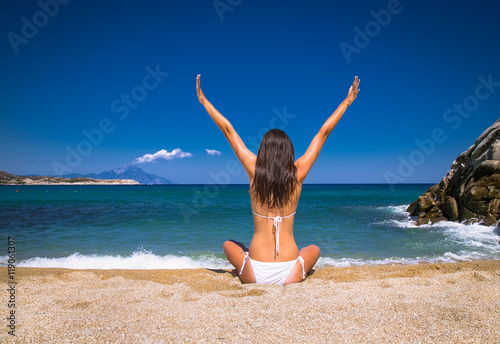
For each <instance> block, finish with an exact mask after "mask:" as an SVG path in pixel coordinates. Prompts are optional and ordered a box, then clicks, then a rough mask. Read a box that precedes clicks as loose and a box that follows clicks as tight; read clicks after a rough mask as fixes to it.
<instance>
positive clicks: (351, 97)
mask: <svg viewBox="0 0 500 344" xmlns="http://www.w3.org/2000/svg"><path fill="white" fill-rule="evenodd" d="M360 81H361V80H359V79H358V77H355V78H354V82H353V83H352V86H351V87H350V88H349V94H348V95H347V98H346V99H345V100H344V102H345V103H346V104H347V105H348V106H349V105H351V104H352V102H353V101H354V99H356V96H357V95H358V92H359V90H358V86H359V82H360Z"/></svg>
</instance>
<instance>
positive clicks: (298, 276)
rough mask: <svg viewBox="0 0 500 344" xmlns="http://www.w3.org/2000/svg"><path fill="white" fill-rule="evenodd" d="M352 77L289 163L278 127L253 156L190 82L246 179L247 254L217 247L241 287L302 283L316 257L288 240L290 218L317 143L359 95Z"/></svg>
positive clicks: (239, 247)
mask: <svg viewBox="0 0 500 344" xmlns="http://www.w3.org/2000/svg"><path fill="white" fill-rule="evenodd" d="M358 85H359V79H358V77H356V78H355V79H354V83H353V84H352V86H351V87H350V88H349V93H348V95H347V97H346V99H345V100H344V101H343V102H342V103H341V104H340V105H339V107H338V108H337V110H335V112H334V113H333V114H332V115H331V116H330V117H329V118H328V119H327V120H326V122H325V123H324V124H323V126H322V127H321V129H320V131H319V133H318V134H317V135H316V136H315V137H314V139H313V140H312V142H311V144H310V145H309V148H308V149H307V151H306V153H305V154H304V155H303V156H302V157H301V158H300V159H298V160H297V161H294V159H295V155H294V149H293V145H292V143H291V141H290V139H289V138H288V136H287V135H286V134H285V133H284V132H283V131H281V130H279V129H271V130H269V131H268V132H267V133H266V134H265V135H264V137H263V138H262V142H261V144H260V147H259V152H258V154H257V156H255V154H253V153H252V152H251V151H250V150H249V149H248V148H247V147H246V146H245V144H244V143H243V141H242V140H241V138H240V137H239V135H238V134H237V133H236V131H235V130H234V128H233V126H232V125H231V123H229V121H228V120H227V119H226V118H225V117H224V116H222V115H221V114H220V113H219V112H218V111H217V110H216V109H215V107H214V106H213V105H212V104H211V103H210V102H209V101H208V100H207V99H206V98H205V96H204V95H203V92H202V90H201V86H200V75H198V77H197V78H196V91H197V93H198V99H199V101H200V103H201V104H202V105H203V106H204V107H205V109H206V110H207V112H208V114H209V115H210V117H212V119H213V121H214V122H215V124H217V126H218V127H219V128H220V130H222V132H223V133H224V135H225V136H226V138H227V140H228V141H229V144H230V145H231V148H232V149H233V151H234V153H235V154H236V156H237V157H238V160H239V161H240V163H241V164H242V165H243V168H244V169H245V171H246V172H247V174H248V178H249V181H250V199H251V206H252V211H253V214H254V216H253V220H254V235H253V238H252V241H251V243H250V249H249V250H248V249H247V248H246V247H245V246H244V245H243V244H241V243H239V242H236V241H233V240H228V241H226V242H225V243H224V245H223V249H224V254H225V255H226V258H227V259H228V260H229V262H230V263H231V264H232V265H233V266H234V267H235V268H236V270H237V272H238V274H239V277H240V279H241V280H242V281H243V282H244V283H273V284H281V285H285V284H289V283H295V282H302V281H303V280H304V279H305V277H306V273H307V272H309V270H311V269H312V267H313V266H314V264H316V261H317V260H318V258H319V255H320V250H319V248H318V247H317V246H316V245H310V246H307V247H305V248H303V249H301V250H300V251H299V249H298V247H297V244H296V243H295V239H294V238H293V220H294V215H295V211H296V209H297V204H298V202H299V197H300V192H301V190H302V184H303V183H304V180H305V179H306V177H307V175H308V173H309V171H310V170H311V168H312V166H313V165H314V162H315V161H316V159H317V158H318V155H319V153H320V152H321V149H322V148H323V145H324V143H325V141H326V139H327V138H328V136H329V135H330V133H331V132H332V130H333V128H335V126H336V125H337V123H338V121H339V120H340V118H342V116H343V115H344V112H345V110H346V109H347V107H348V106H349V105H351V104H352V102H353V101H354V99H356V96H357V94H358V92H359V90H358Z"/></svg>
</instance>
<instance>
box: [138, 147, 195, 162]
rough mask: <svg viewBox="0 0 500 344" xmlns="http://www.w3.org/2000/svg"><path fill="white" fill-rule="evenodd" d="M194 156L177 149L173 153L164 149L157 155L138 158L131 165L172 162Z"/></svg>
mask: <svg viewBox="0 0 500 344" xmlns="http://www.w3.org/2000/svg"><path fill="white" fill-rule="evenodd" d="M192 156H193V154H191V153H187V152H183V151H182V149H180V148H176V149H174V150H173V151H171V152H168V151H167V150H165V149H162V150H160V151H158V152H156V153H155V154H146V155H144V156H141V157H139V158H136V159H135V160H134V161H132V163H131V165H137V164H144V163H149V162H155V161H158V160H172V159H175V158H190V157H192Z"/></svg>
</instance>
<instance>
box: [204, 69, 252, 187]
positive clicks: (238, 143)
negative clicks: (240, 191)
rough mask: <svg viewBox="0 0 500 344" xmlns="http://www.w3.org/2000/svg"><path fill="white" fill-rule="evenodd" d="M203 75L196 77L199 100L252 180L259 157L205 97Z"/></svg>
mask: <svg viewBox="0 0 500 344" xmlns="http://www.w3.org/2000/svg"><path fill="white" fill-rule="evenodd" d="M200 79H201V76H200V75H199V74H198V76H197V77H196V92H197V93H198V100H199V101H200V103H201V104H202V105H203V106H204V107H205V110H207V112H208V114H209V115H210V117H211V118H212V119H213V121H214V122H215V124H217V126H218V127H219V129H220V130H221V131H222V132H223V133H224V136H225V137H226V139H227V140H228V141H229V144H230V145H231V148H232V149H233V151H234V153H235V154H236V156H237V157H238V160H239V161H240V163H241V164H242V165H243V168H244V169H245V171H246V172H247V174H248V178H249V179H250V180H252V179H253V176H254V174H255V160H256V159H257V157H256V156H255V154H253V153H252V152H251V151H250V150H249V149H248V148H247V147H246V146H245V144H244V143H243V140H242V139H241V138H240V136H239V135H238V134H237V133H236V131H235V130H234V128H233V126H232V125H231V123H230V122H229V121H228V120H227V119H226V118H225V117H224V116H222V115H221V113H220V112H219V111H217V109H216V108H215V107H214V106H213V105H212V104H211V103H210V102H209V101H208V100H207V98H205V95H204V94H203V91H202V90H201V85H200Z"/></svg>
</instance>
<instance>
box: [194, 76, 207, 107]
mask: <svg viewBox="0 0 500 344" xmlns="http://www.w3.org/2000/svg"><path fill="white" fill-rule="evenodd" d="M200 79H201V75H200V74H198V76H197V77H196V93H197V94H198V100H199V101H200V103H201V104H203V103H204V102H205V101H206V100H207V98H205V95H204V94H203V91H202V90H201V86H200Z"/></svg>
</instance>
